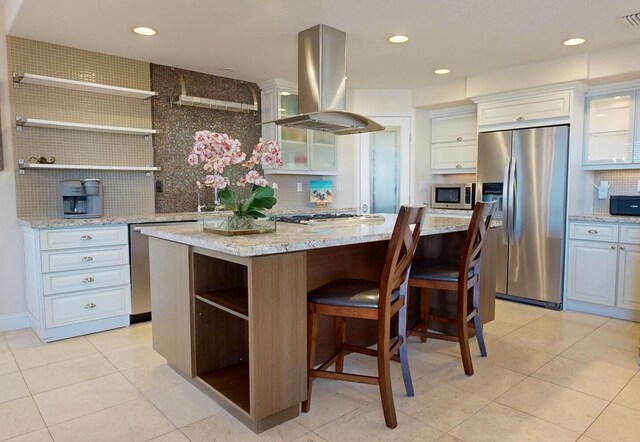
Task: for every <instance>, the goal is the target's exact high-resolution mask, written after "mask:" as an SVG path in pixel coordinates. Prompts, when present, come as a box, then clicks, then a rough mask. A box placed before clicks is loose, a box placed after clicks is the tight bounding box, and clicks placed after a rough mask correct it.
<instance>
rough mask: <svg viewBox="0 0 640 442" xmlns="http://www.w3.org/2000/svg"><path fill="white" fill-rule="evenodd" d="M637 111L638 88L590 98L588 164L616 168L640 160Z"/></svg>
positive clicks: (585, 150)
mask: <svg viewBox="0 0 640 442" xmlns="http://www.w3.org/2000/svg"><path fill="white" fill-rule="evenodd" d="M635 112H636V92H635V91H633V92H626V93H617V94H609V95H604V96H593V97H589V98H588V99H587V102H586V117H587V118H586V124H585V128H586V131H585V132H586V133H585V149H584V159H583V162H584V165H585V166H593V168H610V167H609V166H614V167H613V168H615V166H628V165H630V164H632V163H634V161H635V162H638V161H640V158H638V157H640V154H639V153H638V152H637V150H638V149H637V148H636V149H634V144H637V143H634V130H635V127H634V126H635V124H634V119H635ZM636 147H637V146H636ZM634 150H636V152H634ZM598 166H603V167H598ZM604 166H607V167H604Z"/></svg>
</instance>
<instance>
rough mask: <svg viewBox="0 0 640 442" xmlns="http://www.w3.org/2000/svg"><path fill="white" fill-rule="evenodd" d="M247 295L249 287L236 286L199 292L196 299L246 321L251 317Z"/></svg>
mask: <svg viewBox="0 0 640 442" xmlns="http://www.w3.org/2000/svg"><path fill="white" fill-rule="evenodd" d="M247 295H248V293H247V287H234V288H230V289H224V290H216V291H213V292H205V293H197V294H196V299H198V300H200V301H202V302H206V303H207V304H209V305H211V306H213V307H216V308H219V309H220V310H224V311H225V312H227V313H231V314H232V315H235V316H238V317H239V318H242V319H244V320H245V321H246V320H248V319H249V300H248V298H247Z"/></svg>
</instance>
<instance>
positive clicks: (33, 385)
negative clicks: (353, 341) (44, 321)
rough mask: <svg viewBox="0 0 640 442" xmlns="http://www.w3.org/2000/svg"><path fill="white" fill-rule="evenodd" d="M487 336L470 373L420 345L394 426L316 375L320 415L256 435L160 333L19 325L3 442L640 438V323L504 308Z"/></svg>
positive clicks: (367, 365) (363, 362)
mask: <svg viewBox="0 0 640 442" xmlns="http://www.w3.org/2000/svg"><path fill="white" fill-rule="evenodd" d="M486 337H487V346H488V351H489V356H488V357H487V358H486V359H483V358H481V357H480V356H479V351H478V349H477V345H476V343H475V341H473V342H472V348H473V351H474V367H475V371H476V374H475V375H474V376H473V377H467V376H465V375H464V373H463V371H462V366H461V363H460V360H459V353H458V347H457V344H455V343H449V342H443V341H429V342H428V343H427V344H420V343H419V342H417V341H413V340H412V341H411V343H410V346H409V347H410V348H409V356H410V363H411V369H412V374H413V380H414V385H415V391H416V396H415V397H412V398H409V397H407V396H406V394H405V393H404V389H403V384H402V376H401V373H400V370H399V367H398V365H397V364H395V363H394V364H393V366H392V369H393V384H394V396H395V402H396V409H397V412H398V428H396V429H395V430H389V429H387V428H386V427H385V425H384V420H383V417H382V411H381V407H380V399H379V395H378V390H377V388H376V387H373V386H368V385H360V384H344V383H341V382H332V381H326V380H318V381H316V384H315V387H314V394H313V398H312V404H311V412H310V413H308V414H302V415H300V416H299V417H298V418H296V419H294V420H292V421H290V422H287V423H285V424H283V425H280V426H278V427H276V428H274V429H272V430H269V431H267V432H265V433H263V434H261V435H259V436H256V435H255V434H253V433H252V432H250V431H249V430H248V429H246V428H245V427H244V426H243V425H242V424H240V423H239V422H237V421H236V420H235V419H234V418H232V417H231V416H229V415H228V414H227V413H226V412H225V411H224V410H222V409H221V408H220V407H219V406H217V405H216V404H215V403H214V402H213V401H211V400H210V399H209V398H208V397H206V396H205V395H203V394H202V393H201V392H200V391H198V390H197V389H196V388H194V387H193V386H191V385H190V384H189V383H188V382H186V381H185V380H183V379H182V378H181V377H180V376H178V375H177V374H176V373H175V372H173V370H171V369H170V368H168V367H167V365H166V364H165V361H164V359H163V358H162V357H160V356H159V355H158V354H156V353H155V352H154V351H153V350H152V348H151V325H150V324H140V325H135V326H132V327H129V328H126V329H119V330H113V331H109V332H105V333H99V334H96V335H91V336H86V337H80V338H75V339H69V340H66V341H62V342H57V343H52V344H46V345H43V344H41V343H40V341H39V340H38V339H37V338H36V336H35V335H34V334H33V332H31V330H18V331H14V332H9V333H4V334H0V440H2V441H4V440H12V441H51V440H55V441H91V442H99V441H117V442H125V441H147V440H154V441H165V442H173V441H189V440H190V441H244V440H255V439H262V440H268V441H309V442H310V441H324V440H327V441H359V440H366V441H377V440H380V441H389V440H403V441H405V440H419V441H434V440H439V441H460V440H462V441H474V442H475V441H556V440H557V441H565V440H566V441H576V440H579V441H601V442H608V441H616V442H618V441H640V372H639V367H638V365H637V364H638V353H637V352H638V340H639V338H640V324H636V323H631V322H625V321H619V320H614V319H607V318H602V317H599V316H593V315H587V314H584V313H578V312H554V311H548V310H544V309H540V308H536V307H531V306H525V305H521V304H514V303H510V302H505V301H498V304H497V312H496V320H495V321H493V322H492V323H490V324H488V325H487V327H486ZM346 366H347V368H348V369H349V370H353V371H357V372H362V373H375V370H376V366H375V362H374V361H373V360H372V359H370V358H367V357H362V356H354V355H351V356H349V357H348V358H347V364H346Z"/></svg>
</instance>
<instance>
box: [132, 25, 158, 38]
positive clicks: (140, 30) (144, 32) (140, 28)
mask: <svg viewBox="0 0 640 442" xmlns="http://www.w3.org/2000/svg"><path fill="white" fill-rule="evenodd" d="M132 31H133V32H135V33H136V34H138V35H146V36H151V35H156V34H157V32H156V30H155V29H151V28H146V27H144V26H137V27H135V28H133V29H132Z"/></svg>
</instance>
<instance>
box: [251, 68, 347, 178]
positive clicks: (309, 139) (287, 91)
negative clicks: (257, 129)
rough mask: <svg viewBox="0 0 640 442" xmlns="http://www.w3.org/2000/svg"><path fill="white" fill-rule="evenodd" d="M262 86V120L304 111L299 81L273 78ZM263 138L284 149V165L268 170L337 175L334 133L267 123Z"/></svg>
mask: <svg viewBox="0 0 640 442" xmlns="http://www.w3.org/2000/svg"><path fill="white" fill-rule="evenodd" d="M260 88H261V89H262V92H261V98H262V121H273V120H277V119H280V118H286V117H291V116H295V115H298V114H299V113H300V112H299V110H298V90H297V88H296V85H295V84H293V83H289V82H285V81H282V80H270V81H267V82H264V83H261V84H260ZM262 137H263V138H264V139H267V140H276V141H277V142H278V144H280V147H281V148H282V162H283V166H282V168H281V169H271V170H269V169H268V170H267V173H290V174H292V173H295V174H301V175H305V174H308V175H332V174H336V171H337V168H336V141H335V135H333V134H332V133H328V132H322V131H313V130H306V129H299V128H293V127H285V126H276V125H275V124H265V125H263V126H262Z"/></svg>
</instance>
